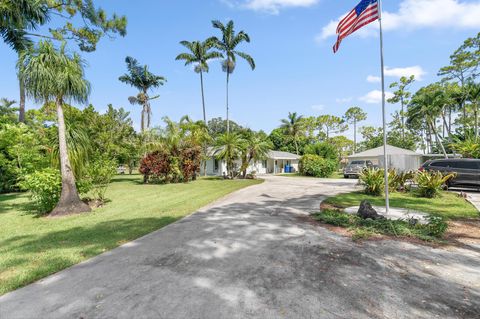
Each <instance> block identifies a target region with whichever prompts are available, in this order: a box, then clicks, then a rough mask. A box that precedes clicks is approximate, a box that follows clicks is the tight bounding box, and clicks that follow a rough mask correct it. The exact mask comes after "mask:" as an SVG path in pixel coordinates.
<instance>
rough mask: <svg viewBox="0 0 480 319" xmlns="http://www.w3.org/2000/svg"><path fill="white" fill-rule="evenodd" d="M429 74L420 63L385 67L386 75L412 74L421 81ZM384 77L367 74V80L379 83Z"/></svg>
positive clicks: (408, 75) (399, 76)
mask: <svg viewBox="0 0 480 319" xmlns="http://www.w3.org/2000/svg"><path fill="white" fill-rule="evenodd" d="M425 74H427V72H425V71H424V70H423V68H422V67H421V66H419V65H415V66H408V67H405V68H389V67H388V66H387V67H385V76H390V77H394V78H401V77H402V76H405V77H410V76H411V75H414V76H415V79H416V80H418V81H421V80H422V79H423V76H424V75H425ZM381 80H382V79H381V78H380V77H379V76H374V75H369V76H367V82H370V83H378V82H380V81H381Z"/></svg>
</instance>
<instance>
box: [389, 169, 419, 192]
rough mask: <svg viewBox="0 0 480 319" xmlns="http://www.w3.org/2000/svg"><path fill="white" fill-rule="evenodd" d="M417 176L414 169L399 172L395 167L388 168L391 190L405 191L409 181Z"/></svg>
mask: <svg viewBox="0 0 480 319" xmlns="http://www.w3.org/2000/svg"><path fill="white" fill-rule="evenodd" d="M414 178H415V173H414V172H412V171H406V172H398V171H397V170H395V169H390V170H388V189H389V190H390V191H391V192H397V191H405V190H406V189H407V183H408V181H411V180H413V179H414Z"/></svg>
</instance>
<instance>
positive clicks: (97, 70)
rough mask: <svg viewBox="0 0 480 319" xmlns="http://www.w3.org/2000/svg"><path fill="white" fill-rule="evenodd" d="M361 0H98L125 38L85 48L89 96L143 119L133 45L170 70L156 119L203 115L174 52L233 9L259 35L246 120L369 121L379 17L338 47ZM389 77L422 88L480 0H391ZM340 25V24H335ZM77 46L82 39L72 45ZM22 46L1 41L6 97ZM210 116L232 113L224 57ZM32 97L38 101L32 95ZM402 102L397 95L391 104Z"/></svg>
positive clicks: (239, 102) (235, 80) (478, 21)
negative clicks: (363, 114)
mask: <svg viewBox="0 0 480 319" xmlns="http://www.w3.org/2000/svg"><path fill="white" fill-rule="evenodd" d="M357 2H358V1H357V0H348V1H347V0H345V1H338V0H201V1H199V0H176V1H168V0H163V1H151V0H137V1H130V0H116V1H100V0H97V1H95V3H96V4H97V5H99V6H101V7H103V8H105V9H106V10H107V11H108V12H109V13H112V12H116V13H117V14H125V15H126V16H127V17H128V34H127V36H126V37H125V38H117V39H115V40H111V39H108V38H104V39H103V40H102V41H101V43H100V44H99V46H98V48H97V51H96V52H94V53H82V56H83V57H84V59H85V60H86V61H87V62H88V67H87V78H88V80H89V81H90V82H91V84H92V88H93V91H92V94H91V96H90V103H92V104H93V105H95V107H96V108H97V109H98V110H105V109H106V105H107V104H108V103H112V104H113V105H115V106H117V107H119V106H123V107H125V108H126V109H127V110H129V111H130V112H131V115H132V119H133V120H134V122H135V125H136V127H137V128H138V127H139V118H140V109H139V108H138V107H134V106H131V105H129V103H128V101H127V98H128V96H130V95H134V94H136V92H135V89H133V88H130V87H128V86H126V85H125V84H122V83H120V82H119V81H118V77H119V76H120V75H122V74H123V73H124V72H125V63H124V59H125V57H126V56H127V55H130V56H133V57H135V58H137V59H138V60H139V61H140V62H141V63H145V64H148V65H149V66H150V69H151V71H153V72H154V73H156V74H160V75H163V76H165V77H167V79H168V83H167V84H166V85H165V86H164V87H162V88H160V89H159V90H157V91H155V93H158V94H160V95H161V98H160V99H158V100H155V101H154V102H153V103H152V106H153V113H154V116H153V125H159V124H161V118H162V117H163V116H169V117H170V118H172V119H174V120H178V119H179V118H180V117H181V116H182V115H185V114H188V115H190V116H191V117H193V118H195V119H200V118H201V114H202V113H201V100H200V81H199V78H198V75H197V74H195V73H194V72H193V70H192V68H190V67H184V66H183V64H182V63H181V62H177V61H175V57H176V55H177V54H178V53H180V52H182V51H183V48H182V47H181V46H180V45H179V44H178V42H179V41H181V40H197V39H198V40H203V39H205V38H206V37H208V36H211V35H217V34H218V33H217V30H214V29H213V28H212V27H211V22H210V21H211V20H213V19H218V20H221V21H225V22H226V21H228V20H229V19H233V20H234V21H235V24H236V28H237V30H245V31H246V32H247V33H249V35H250V37H251V38H252V42H251V43H250V44H245V45H242V47H241V49H242V50H243V51H245V52H248V53H250V54H251V55H252V56H253V57H254V58H255V60H256V63H257V69H256V70H255V71H251V70H250V68H249V67H248V64H246V63H245V62H239V64H238V66H237V69H236V70H235V73H234V74H233V77H232V80H231V103H230V104H231V114H232V115H231V116H232V119H233V120H235V121H237V122H238V123H239V124H242V125H244V126H247V127H250V128H252V129H256V130H259V129H263V130H265V131H267V132H269V131H270V130H272V129H273V128H275V127H277V126H278V125H279V120H280V119H281V118H284V117H286V115H287V114H288V112H289V111H296V112H298V113H300V114H304V115H320V114H334V115H338V116H341V115H343V114H344V112H345V110H346V109H348V108H349V107H350V106H354V105H356V106H361V107H362V108H364V109H365V110H366V111H367V113H368V115H369V116H368V120H367V121H365V122H364V123H363V124H364V125H374V126H379V125H381V105H380V103H379V94H378V90H380V83H379V82H378V76H379V74H380V66H379V47H378V42H379V40H378V31H377V29H378V24H377V23H374V24H372V25H370V26H369V27H368V28H366V29H363V30H362V31H361V32H359V33H358V34H356V35H354V36H351V37H349V38H347V39H346V40H344V41H343V43H342V46H341V48H340V51H339V53H337V54H336V55H334V54H333V53H332V46H333V44H334V42H335V37H334V36H333V34H332V30H333V31H334V28H335V26H336V23H337V21H338V19H339V18H340V17H341V16H342V15H343V14H345V13H346V12H347V11H349V10H351V9H352V8H353V7H354V6H355V5H356V3H357ZM384 11H385V12H384V23H385V64H386V66H387V67H388V68H387V75H388V77H387V85H388V84H389V83H390V82H392V81H395V80H397V79H398V77H399V76H401V75H408V74H410V73H412V72H413V73H416V74H417V75H420V77H421V81H419V82H418V83H417V84H416V85H415V86H414V88H418V87H420V86H421V85H426V84H428V83H429V82H431V81H435V80H436V79H437V77H436V73H437V71H438V69H439V68H440V67H442V66H444V65H446V64H448V57H449V55H450V54H451V53H452V52H453V51H454V50H455V49H456V48H457V47H458V46H459V45H460V44H461V43H462V42H463V40H464V39H466V38H467V37H470V36H473V35H475V34H476V32H478V31H479V30H480V18H479V17H480V1H479V0H469V1H468V0H396V1H391V0H385V1H384ZM333 33H334V32H333ZM71 48H75V47H74V46H71ZM15 60H16V56H15V54H14V53H13V52H12V51H11V50H10V48H8V47H7V46H6V45H5V44H3V43H0V70H2V72H1V73H2V74H1V76H0V97H8V98H11V99H18V97H17V96H18V88H17V83H16V82H17V81H16V76H15ZM205 93H206V103H207V116H208V117H209V118H211V117H219V116H222V117H224V116H225V106H224V105H225V102H224V101H225V74H224V73H223V72H222V71H221V67H220V64H219V62H218V61H215V62H212V63H211V70H210V73H209V74H208V75H207V76H206V78H205ZM27 106H28V107H34V105H33V103H31V102H30V103H29V104H28V105H27ZM396 107H397V106H392V105H389V106H388V109H389V113H392V112H393V111H394V110H395V109H396Z"/></svg>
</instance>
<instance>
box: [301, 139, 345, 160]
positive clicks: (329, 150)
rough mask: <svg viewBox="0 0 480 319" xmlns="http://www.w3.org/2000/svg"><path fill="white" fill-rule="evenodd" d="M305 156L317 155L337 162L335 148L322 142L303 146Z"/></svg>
mask: <svg viewBox="0 0 480 319" xmlns="http://www.w3.org/2000/svg"><path fill="white" fill-rule="evenodd" d="M305 154H309V155H318V156H320V157H323V158H325V159H329V160H332V161H338V151H337V149H336V148H335V146H333V145H332V144H330V143H325V142H322V143H316V144H310V145H307V146H305Z"/></svg>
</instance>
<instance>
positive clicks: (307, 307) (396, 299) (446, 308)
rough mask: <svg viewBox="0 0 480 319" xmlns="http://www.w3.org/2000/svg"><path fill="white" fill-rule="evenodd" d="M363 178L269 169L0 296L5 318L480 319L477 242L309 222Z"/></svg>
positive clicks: (1, 311)
mask: <svg viewBox="0 0 480 319" xmlns="http://www.w3.org/2000/svg"><path fill="white" fill-rule="evenodd" d="M354 185H355V181H353V180H320V179H307V178H291V177H268V178H266V181H265V183H263V184H260V185H256V186H252V187H249V188H246V189H243V190H240V191H238V192H236V193H233V194H231V195H229V196H227V197H225V198H223V199H221V200H219V201H217V202H215V203H213V204H211V205H209V206H208V207H205V208H203V209H201V210H200V211H198V212H197V213H195V214H193V215H191V216H189V217H187V218H184V219H182V220H181V221H179V222H176V223H174V224H171V225H169V226H167V227H165V228H163V229H161V230H159V231H156V232H154V233H151V234H149V235H147V236H145V237H142V238H140V239H138V240H135V241H133V242H130V243H128V244H126V245H123V246H121V247H119V248H117V249H114V250H112V251H110V252H107V253H105V254H102V255H100V256H97V257H95V258H92V259H90V260H88V261H86V262H84V263H81V264H79V265H76V266H74V267H71V268H69V269H66V270H64V271H61V272H59V273H57V274H55V275H52V276H50V277H47V278H45V279H44V280H41V281H39V282H37V283H34V284H32V285H29V286H27V287H24V288H22V289H19V290H17V291H14V292H12V293H9V294H6V295H4V296H2V297H0V318H7V319H9V318H22V319H24V318H76V319H79V318H84V319H87V318H88V319H89V318H165V319H174V318H188V319H192V318H198V319H201V318H206V319H207V318H208V319H217V318H218V319H220V318H229V319H230V318H232V319H234V318H262V319H268V318H357V319H359V318H436V317H438V318H478V314H479V313H480V247H474V246H466V247H463V248H461V249H460V248H451V249H434V248H430V247H425V246H419V245H414V244H410V243H404V242H398V241H392V240H384V241H370V242H365V243H354V242H352V241H351V239H349V238H346V237H342V236H340V235H337V234H334V233H332V232H330V231H328V230H327V229H324V228H322V227H320V226H318V225H316V224H315V223H312V222H310V221H309V219H308V218H306V215H307V214H309V213H311V212H314V211H317V210H318V208H319V204H320V202H321V200H322V199H323V198H325V197H326V196H329V195H333V194H338V193H340V192H347V191H350V190H352V189H353V188H354Z"/></svg>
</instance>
